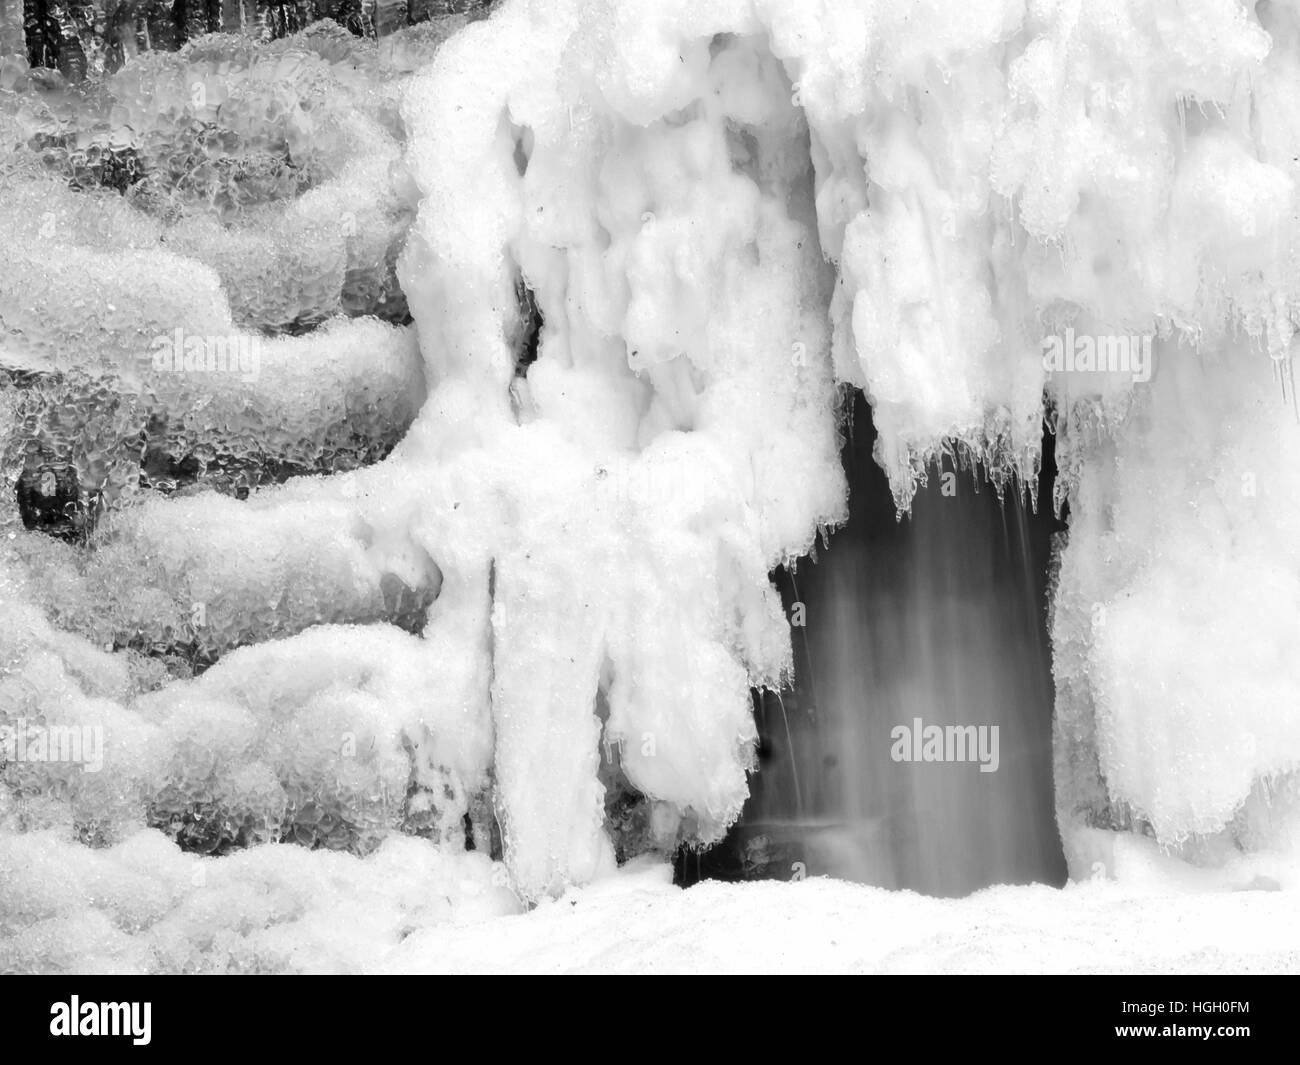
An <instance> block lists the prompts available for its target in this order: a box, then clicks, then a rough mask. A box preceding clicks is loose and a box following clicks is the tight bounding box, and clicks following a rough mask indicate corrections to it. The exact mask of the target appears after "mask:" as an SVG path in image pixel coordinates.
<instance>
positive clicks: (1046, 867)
mask: <svg viewBox="0 0 1300 1065" xmlns="http://www.w3.org/2000/svg"><path fill="white" fill-rule="evenodd" d="M874 436H875V434H874V430H873V429H872V427H871V419H870V409H869V408H868V406H867V405H866V403H865V402H864V401H862V400H861V398H859V400H858V403H857V407H856V409H855V413H854V431H853V434H852V436H851V438H850V440H849V441H848V443H847V444H846V447H845V453H844V460H845V469H846V471H847V472H848V475H849V483H850V493H851V496H850V506H851V518H850V521H849V524H848V525H847V526H846V527H844V528H842V529H841V530H840V531H839V532H837V533H836V534H835V535H834V536H833V537H832V539H831V543H830V547H829V549H828V550H823V551H821V552H820V557H819V560H818V561H817V562H816V563H813V562H811V561H808V560H805V561H804V562H802V563H801V564H800V565H799V566H798V567H797V570H796V572H795V573H793V574H789V573H781V574H778V575H777V581H778V585H779V586H780V587H781V588H782V593H783V595H784V597H785V600H786V606H787V609H788V610H791V609H793V605H794V603H796V602H801V603H803V604H804V608H805V615H806V625H805V626H804V627H803V628H802V629H801V628H795V629H794V642H795V664H796V672H797V677H796V683H795V686H794V688H793V690H790V691H786V692H783V693H781V694H780V696H777V695H775V694H768V695H766V696H764V697H762V698H761V699H756V714H757V717H758V722H759V728H760V733H761V734H762V737H763V744H762V747H761V749H760V756H761V759H762V764H761V769H760V771H759V773H758V774H757V775H756V776H755V777H754V778H753V780H752V795H751V798H750V801H749V803H748V804H747V806H746V808H745V813H744V816H743V818H742V820H741V822H740V824H738V825H737V826H736V827H735V828H734V829H733V830H732V832H731V833H730V835H729V836H728V837H727V839H726V840H725V841H724V842H723V843H721V844H719V845H718V846H717V847H715V848H713V849H712V850H710V851H708V852H706V853H704V854H694V853H688V852H683V853H682V854H680V855H679V858H678V866H677V876H678V880H679V882H681V883H692V882H694V881H696V880H698V879H701V878H714V879H745V878H755V877H779V878H783V879H790V878H792V877H796V876H803V875H807V876H817V875H827V876H836V877H842V878H845V879H850V880H856V881H860V882H862V883H868V884H875V885H879V886H882V887H890V888H907V889H912V890H915V891H920V892H924V893H927V894H932V895H944V896H955V895H964V894H968V893H970V892H971V891H975V890H978V889H979V888H981V887H986V886H988V885H990V884H995V883H1027V882H1032V881H1039V882H1045V883H1051V884H1062V883H1064V882H1065V879H1066V870H1065V860H1064V857H1063V855H1062V852H1061V846H1060V841H1059V838H1058V836H1057V831H1056V825H1055V818H1054V813H1053V795H1052V703H1053V689H1052V678H1051V660H1050V649H1049V648H1050V645H1049V642H1048V634H1047V625H1046V584H1047V569H1048V563H1049V559H1050V554H1051V536H1052V534H1053V533H1054V532H1056V531H1059V530H1060V529H1061V528H1062V526H1061V525H1060V524H1059V523H1058V522H1057V521H1056V519H1055V518H1054V516H1053V515H1052V514H1051V505H1050V499H1051V491H1050V479H1051V476H1052V475H1053V474H1054V472H1055V471H1054V467H1053V464H1052V461H1051V455H1050V449H1049V454H1048V455H1047V457H1046V458H1045V461H1044V474H1043V478H1042V482H1041V484H1040V493H1039V498H1040V500H1042V501H1043V503H1042V505H1041V506H1040V508H1039V512H1038V513H1037V514H1035V513H1034V512H1033V511H1031V510H1030V508H1029V506H1028V505H1027V504H1026V503H1024V502H1022V501H1020V500H1018V499H1017V498H1015V493H1014V491H1013V490H1009V491H1008V493H1007V497H1006V500H1005V502H999V501H998V498H997V495H996V493H995V492H994V491H993V489H992V487H991V486H989V485H988V484H986V483H984V484H979V485H976V483H975V481H974V480H973V478H972V476H971V474H970V473H969V472H968V471H955V472H956V476H955V478H948V479H947V482H948V483H947V485H946V488H947V493H948V494H945V485H944V482H943V480H942V479H941V477H939V476H932V477H931V479H930V485H929V487H928V488H927V489H925V490H924V491H923V492H921V493H920V494H919V495H918V496H917V498H916V501H915V503H914V506H913V510H912V515H911V517H910V518H905V519H904V520H903V521H902V522H899V521H897V520H896V518H895V515H894V506H893V500H892V496H891V495H890V491H889V485H888V482H887V480H886V478H885V475H884V473H883V472H882V471H881V470H880V468H879V467H878V466H877V465H876V463H875V462H874V461H873V460H872V458H871V447H872V444H873V442H874ZM1048 443H1049V445H1050V438H1049V441H1048ZM945 469H947V470H950V471H951V467H945ZM916 718H920V719H921V720H922V722H923V725H939V726H945V725H975V726H986V727H991V726H994V725H996V726H997V727H998V734H997V737H998V743H997V751H998V756H999V757H998V766H997V769H996V771H994V772H981V771H980V766H979V763H978V761H961V762H957V761H944V762H938V761H930V762H924V761H915V762H907V761H895V760H894V759H893V758H892V757H891V747H893V746H894V737H893V736H891V730H893V729H894V728H895V726H906V727H907V728H908V729H909V731H910V730H911V729H912V726H913V721H914V719H916ZM984 736H985V739H986V741H989V742H991V740H992V733H991V731H986V732H985V734H984ZM986 752H987V748H986ZM945 753H947V752H945ZM954 753H955V752H954ZM975 753H976V754H978V751H977V752H975ZM985 761H986V762H987V763H988V764H991V761H990V760H988V759H985Z"/></svg>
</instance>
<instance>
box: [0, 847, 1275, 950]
mask: <svg viewBox="0 0 1300 1065" xmlns="http://www.w3.org/2000/svg"><path fill="white" fill-rule="evenodd" d="M0 858H3V861H0V902H3V904H4V906H3V908H2V909H0V912H3V913H4V914H6V917H7V920H9V921H15V920H18V921H21V923H22V924H23V927H22V929H21V931H19V932H18V934H16V935H13V936H7V937H6V938H4V939H0V968H3V969H5V970H6V971H12V970H17V971H25V970H27V969H28V968H33V967H39V968H40V969H41V970H42V971H47V972H48V971H74V972H102V973H129V972H153V971H164V972H311V973H340V972H351V973H360V972H380V973H417V972H418V973H456V974H464V973H513V972H524V973H787V974H788V973H805V972H817V973H829V972H844V973H888V974H904V973H935V972H939V973H1040V972H1041V973H1057V972H1061V973H1067V972H1073V973H1089V972H1112V973H1117V972H1124V973H1128V972H1142V973H1162V974H1163V973H1215V972H1232V973H1241V972H1251V973H1267V972H1294V971H1295V970H1296V968H1297V966H1300V930H1298V929H1297V926H1296V922H1295V921H1293V920H1291V908H1290V907H1291V898H1292V896H1291V895H1290V893H1288V892H1279V891H1273V890H1268V887H1269V885H1260V884H1252V883H1249V882H1242V883H1239V884H1237V885H1235V886H1236V887H1237V888H1238V889H1239V890H1229V885H1228V884H1226V883H1219V884H1214V885H1206V884H1191V885H1188V884H1177V885H1174V884H1172V883H1171V882H1170V881H1169V880H1168V879H1167V878H1164V879H1150V878H1148V879H1147V880H1146V881H1142V880H1137V881H1135V882H1134V883H1130V884H1123V883H1117V882H1115V881H1112V880H1105V879H1089V880H1085V881H1083V882H1080V883H1075V884H1071V885H1070V886H1068V887H1067V888H1066V889H1064V890H1056V889H1053V888H1048V887H1043V886H1037V887H998V888H991V889H988V890H986V891H982V892H979V893H978V894H976V895H973V896H971V897H969V898H967V899H961V900H949V899H932V898H926V897H923V896H919V895H915V894H912V893H910V892H895V891H885V890H881V889H878V888H870V887H864V886H861V885H857V884H849V883H846V882H843V881H836V880H828V879H822V878H810V879H807V880H803V881H799V882H794V883H787V882H780V881H767V882H763V883H751V884H745V885H728V884H720V883H716V882H710V883H704V884H701V885H698V886H696V887H693V888H691V889H689V890H685V891H683V890H681V889H679V888H675V887H673V886H672V884H671V878H670V876H669V868H668V867H667V866H665V865H662V864H657V863H654V862H650V861H646V860H644V859H641V860H637V861H635V862H633V863H630V864H629V865H627V866H625V867H624V868H623V869H622V870H621V871H620V872H619V874H618V875H616V876H614V877H611V878H607V879H605V880H602V881H600V882H599V883H596V884H593V885H590V886H588V887H585V888H574V889H570V890H569V891H568V892H567V893H565V894H564V895H562V896H561V897H559V898H557V899H554V900H548V901H546V902H543V903H542V904H541V905H539V906H538V907H536V908H535V909H533V910H531V911H530V912H527V913H521V912H519V906H518V903H517V901H516V900H515V899H514V896H513V895H512V894H511V893H510V892H509V890H507V889H506V888H504V887H503V886H501V883H502V878H499V877H495V876H494V874H493V872H492V869H491V868H490V865H491V863H489V862H487V860H486V859H485V858H483V857H481V856H480V855H476V854H462V855H453V854H448V853H446V852H443V851H439V850H437V849H436V848H434V847H433V846H432V845H430V844H428V843H427V842H425V841H422V840H417V839H409V838H400V837H399V838H394V839H392V840H390V841H388V842H387V843H385V844H384V845H383V847H381V848H380V850H378V851H377V852H376V853H375V854H373V855H371V856H370V857H368V858H365V859H361V858H356V857H353V856H351V855H346V854H321V853H312V852H308V851H305V850H303V849H301V848H298V847H293V846H278V847H277V846H270V847H259V848H254V849H252V850H248V851H244V852H240V853H238V854H234V855H232V856H230V857H228V858H221V859H212V858H201V857H198V856H196V855H185V854H181V853H180V852H178V851H176V850H175V849H174V848H171V847H170V845H169V844H168V843H167V842H166V841H165V840H164V839H163V838H162V837H161V836H160V835H158V834H156V833H141V834H140V835H138V836H134V837H132V838H131V839H129V840H127V841H126V842H124V843H122V844H120V845H119V846H117V847H115V848H112V849H111V850H109V851H107V852H105V851H91V850H87V849H86V848H84V847H79V846H76V845H72V844H68V843H66V842H64V841H62V840H60V839H57V838H53V837H51V836H49V835H48V834H43V833H30V834H26V835H21V836H15V837H9V838H7V839H6V840H4V841H3V842H0ZM1132 864H1133V866H1134V868H1135V869H1136V870H1146V871H1148V872H1149V871H1150V869H1151V867H1152V866H1154V865H1158V864H1159V863H1158V861H1153V858H1152V856H1151V855H1150V854H1139V853H1135V854H1134V855H1133V862H1132ZM1175 864H1178V863H1175ZM87 898H93V899H94V903H93V905H92V906H91V907H89V908H87V907H86V904H85V900H86V899H87Z"/></svg>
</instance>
